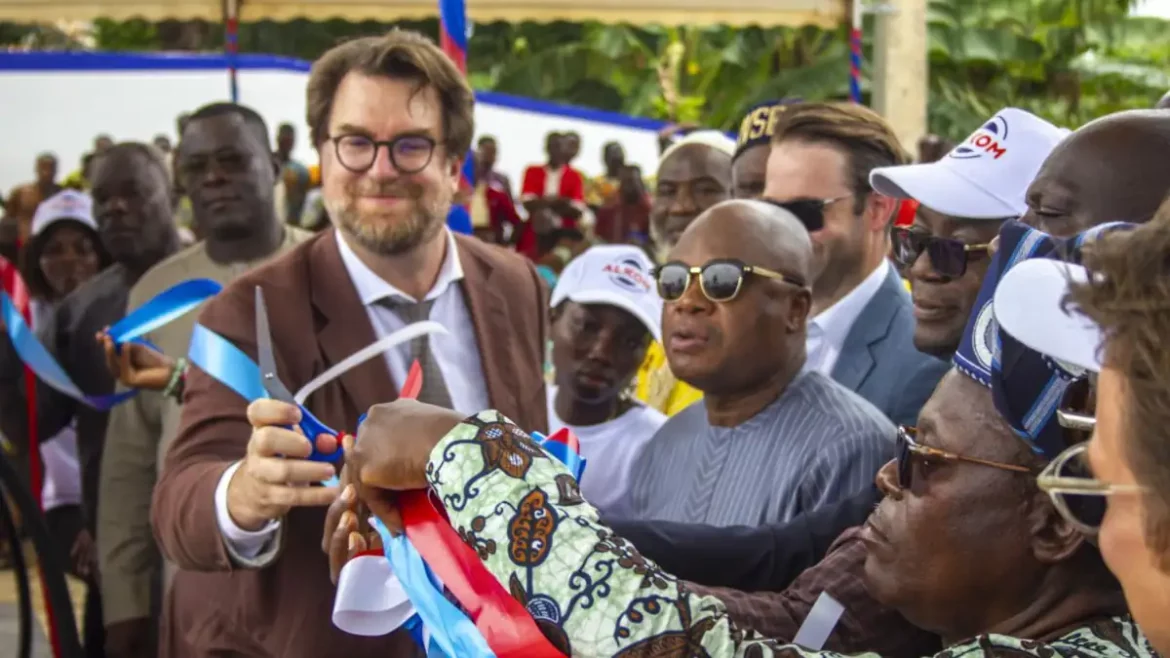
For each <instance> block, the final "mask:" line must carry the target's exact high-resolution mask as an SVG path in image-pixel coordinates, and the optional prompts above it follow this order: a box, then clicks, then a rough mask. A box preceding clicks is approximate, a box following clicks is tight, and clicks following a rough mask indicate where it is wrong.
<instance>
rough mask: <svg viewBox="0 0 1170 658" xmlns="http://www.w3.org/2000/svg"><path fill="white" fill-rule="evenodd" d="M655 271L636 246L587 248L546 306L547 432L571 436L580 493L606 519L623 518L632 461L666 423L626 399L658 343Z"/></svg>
mask: <svg viewBox="0 0 1170 658" xmlns="http://www.w3.org/2000/svg"><path fill="white" fill-rule="evenodd" d="M653 267H654V265H653V263H652V262H651V261H650V259H649V258H648V257H647V256H646V254H645V253H644V252H643V251H642V250H641V249H638V248H637V247H632V246H628V245H605V246H597V247H592V248H591V249H589V250H588V251H586V252H585V253H583V254H581V255H580V256H578V257H577V258H575V259H574V260H573V261H572V262H571V263H569V266H568V267H566V268H565V271H564V272H563V273H562V274H561V278H560V279H559V280H558V281H557V286H556V288H555V289H554V290H553V293H552V299H551V302H550V303H551V306H552V332H551V333H552V342H553V349H552V363H553V368H554V370H555V380H554V381H555V383H554V385H553V386H550V387H549V388H548V418H549V429H550V430H551V431H553V432H556V431H557V430H559V429H561V428H562V427H567V428H569V429H570V430H572V431H573V432H574V433H575V434H576V435H577V438H578V439H579V440H580V442H581V456H582V457H584V458H585V459H586V461H587V464H586V467H585V473H584V475H582V478H581V483H580V484H581V492H582V493H583V494H584V496H585V499H586V500H588V501H589V502H590V503H591V504H592V505H593V506H594V507H596V508H597V509H598V510H599V511H600V512H601V513H603V514H608V515H619V516H620V515H621V512H622V509H621V505H622V504H623V503H624V502H625V500H626V492H627V490H628V488H629V481H630V468H631V466H632V465H633V463H634V461H635V457H637V454H638V451H639V449H640V448H641V446H642V445H643V444H645V443H646V441H648V440H649V439H650V437H652V436H654V433H655V432H656V431H657V430H658V428H659V427H660V426H661V425H662V424H663V423H664V422H666V416H664V415H663V414H661V413H659V412H658V411H657V410H655V409H652V408H649V407H646V406H645V405H643V404H641V403H640V402H638V401H636V400H635V399H634V398H633V396H632V395H630V394H629V392H628V391H629V389H630V381H631V380H632V379H633V378H634V375H635V374H636V373H637V372H638V366H639V365H640V364H641V363H642V360H643V358H644V357H645V356H646V349H647V348H648V347H649V346H650V343H651V341H653V340H660V339H661V321H662V300H661V298H659V296H658V291H657V290H655V288H654V277H653Z"/></svg>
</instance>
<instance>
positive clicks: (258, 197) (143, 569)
mask: <svg viewBox="0 0 1170 658" xmlns="http://www.w3.org/2000/svg"><path fill="white" fill-rule="evenodd" d="M175 167H176V170H177V171H176V175H177V178H178V180H179V181H180V182H181V184H182V186H183V188H184V189H185V190H186V191H187V194H188V195H189V197H190V199H191V206H192V210H193V213H194V218H195V222H196V224H197V226H198V228H199V229H200V230H199V233H200V235H201V236H202V237H203V241H202V242H199V243H197V244H195V245H193V246H191V247H189V248H187V249H185V250H183V251H181V252H179V253H177V254H175V255H174V256H172V257H170V258H168V259H166V260H164V261H162V262H161V263H159V264H158V265H156V266H155V267H154V268H153V269H151V270H150V271H149V272H147V273H146V275H144V276H143V277H142V279H141V280H140V281H139V282H138V284H137V285H135V286H134V288H133V289H132V290H131V292H130V301H129V304H128V308H129V309H130V310H133V309H135V308H137V307H139V306H141V305H142V304H143V303H145V302H146V301H148V300H149V299H151V298H152V297H154V296H155V295H157V294H159V293H160V292H162V291H164V290H166V289H167V288H170V287H171V286H173V285H175V284H177V283H180V282H182V281H186V280H189V279H197V278H206V279H213V280H215V281H218V282H219V283H221V284H227V283H228V282H229V281H231V280H232V279H234V278H236V277H237V276H239V275H240V274H242V273H243V272H246V271H247V270H248V269H250V268H251V267H253V266H255V265H258V264H260V263H263V262H265V261H266V260H268V259H270V258H273V257H275V256H277V255H278V254H280V253H282V252H283V251H285V250H287V249H288V248H290V247H292V246H294V245H295V244H296V243H298V242H300V241H301V240H303V239H305V238H307V237H309V235H310V234H308V233H305V232H303V231H301V230H299V229H297V228H294V227H289V226H285V224H284V221H283V218H282V217H281V216H279V215H278V214H277V212H276V210H275V209H276V203H275V201H276V199H275V198H274V190H275V189H276V185H275V181H276V177H277V172H278V171H279V169H278V166H277V163H276V161H275V159H274V157H273V155H272V150H271V148H270V146H269V143H268V128H267V126H266V125H265V124H264V120H263V119H262V118H261V117H260V116H259V115H258V114H256V113H255V112H254V111H252V110H250V109H248V108H246V107H244V106H239V105H230V104H214V105H208V106H206V107H204V108H202V109H200V110H198V111H197V112H195V113H194V114H192V115H191V118H190V120H189V121H188V122H187V124H186V126H185V129H184V133H183V135H182V139H181V141H180V146H179V149H178V151H177V154H176V160H175ZM196 316H197V314H196V313H194V312H192V313H188V314H187V315H185V316H183V317H181V318H179V319H178V320H175V321H174V322H172V323H170V324H168V325H167V326H165V327H163V328H161V329H158V330H156V331H153V332H151V333H150V334H149V335H148V336H147V337H146V338H147V339H148V340H149V341H150V342H151V343H153V344H154V345H155V346H156V347H157V348H158V349H159V350H161V351H162V352H163V353H164V354H165V355H167V356H169V357H171V358H172V359H178V358H179V357H182V356H183V355H185V354H186V353H187V348H188V344H189V343H190V339H191V333H192V330H193V329H194V326H195V319H196ZM123 379H125V378H123ZM172 388H173V387H172ZM166 393H167V394H164V392H163V391H158V390H145V389H143V390H141V391H140V392H139V394H138V395H137V396H136V397H134V398H132V399H131V400H130V401H128V402H126V403H125V404H123V405H121V406H118V407H116V408H115V409H114V410H113V411H112V412H111V414H110V421H109V427H108V431H107V437H108V439H107V442H106V450H105V455H104V459H103V463H102V471H101V483H100V492H101V496H100V498H99V499H100V500H102V501H104V502H102V503H101V504H100V507H99V509H98V532H97V536H98V552H99V561H100V570H101V574H102V583H103V591H104V593H105V597H104V613H105V622H106V627H107V642H106V645H107V651H108V652H109V653H110V655H111V656H114V657H115V658H121V657H137V656H153V655H155V654H156V652H158V651H159V650H160V649H161V648H162V647H160V646H159V645H158V642H159V641H161V642H163V643H164V644H166V645H171V646H179V645H182V644H183V643H184V639H183V637H184V635H185V634H186V633H187V632H188V631H189V630H190V628H194V627H197V626H199V625H203V624H204V623H207V620H208V618H209V617H210V616H214V615H215V614H218V613H219V612H220V611H222V606H217V605H216V602H215V601H214V600H213V598H214V594H215V592H214V591H212V590H213V589H214V588H208V598H207V599H206V600H205V601H204V608H205V610H191V611H184V613H183V614H178V615H172V616H171V618H172V619H175V620H177V623H176V624H175V625H176V626H179V627H181V628H179V627H177V628H164V629H161V633H160V635H161V638H160V637H159V635H156V632H155V620H156V619H157V618H158V616H159V612H160V606H161V605H163V603H162V600H163V599H165V598H166V597H165V596H160V594H162V593H163V592H165V591H166V590H168V589H169V586H170V585H171V583H172V581H175V580H182V581H185V583H191V584H184V586H193V587H196V588H198V587H199V586H200V585H199V583H198V581H199V579H200V577H201V576H203V574H196V573H181V574H176V573H175V572H174V569H172V568H170V567H169V565H164V564H163V560H162V558H161V556H160V555H159V552H158V548H157V546H156V544H155V540H154V535H153V531H152V528H151V525H150V501H151V495H152V491H153V489H154V485H155V482H156V480H157V478H158V470H157V469H158V467H159V466H160V465H161V464H162V458H163V456H164V455H165V454H166V450H167V447H168V445H169V443H170V441H171V440H172V439H173V438H174V436H175V430H176V428H177V426H178V422H179V415H180V410H181V405H180V403H179V401H178V396H176V395H173V394H170V393H171V392H170V391H167V392H166ZM164 571H165V577H164ZM163 653H170V652H168V651H166V650H165V649H164V650H163Z"/></svg>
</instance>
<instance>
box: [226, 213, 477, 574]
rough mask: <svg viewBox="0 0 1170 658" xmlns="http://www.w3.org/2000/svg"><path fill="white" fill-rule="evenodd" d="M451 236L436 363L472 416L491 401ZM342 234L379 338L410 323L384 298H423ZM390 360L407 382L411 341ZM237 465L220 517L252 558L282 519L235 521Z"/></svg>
mask: <svg viewBox="0 0 1170 658" xmlns="http://www.w3.org/2000/svg"><path fill="white" fill-rule="evenodd" d="M446 235H447V255H446V256H445V257H444V259H443V264H442V266H441V267H440V268H439V276H438V278H437V279H436V280H435V284H434V285H433V286H432V287H431V290H430V292H428V293H427V294H426V297H425V299H426V300H434V302H435V303H434V306H432V307H431V315H430V319H431V320H434V321H436V322H438V323H439V324H442V325H443V326H444V327H446V328H447V331H448V332H450V333H449V335H445V336H443V335H435V334H432V335H431V336H430V348H431V352H432V354H433V355H434V358H435V363H436V364H437V365H438V367H439V370H440V371H441V372H442V373H443V381H444V382H445V383H446V385H447V391H448V392H449V393H450V395H451V404H452V406H453V407H454V409H455V411H458V412H460V413H463V414H467V415H469V416H470V415H472V414H475V413H479V412H480V411H483V410H484V409H487V408H488V407H490V406H491V404H490V401H489V399H488V391H487V382H486V380H485V378H484V374H483V363H482V361H481V359H480V353H479V343H478V341H477V339H476V335H475V326H474V325H473V324H472V322H471V313H470V312H469V311H468V309H467V302H466V300H465V299H464V297H463V288H462V287H461V286H460V285H459V283H460V281H461V280H462V279H463V266H462V264H461V263H460V262H459V253H458V247H457V245H456V243H455V236H454V235H452V234H451V232H450V231H447V232H446ZM337 237H338V240H337V245H338V250H339V251H340V252H341V261H342V263H344V264H345V271H346V273H347V274H349V279H350V281H351V282H352V283H353V286H354V288H355V289H356V291H357V294H358V299H360V300H361V302H362V305H363V306H364V307H365V309H366V316H367V317H369V319H370V326H372V327H373V328H374V337H375V338H377V339H381V338H383V337H384V336H387V335H389V334H391V333H393V332H395V331H397V330H399V329H401V328H403V327H405V326H406V324H407V323H406V322H405V321H403V319H402V318H401V317H399V316H398V314H397V313H395V312H394V311H393V310H392V309H390V308H388V307H387V306H386V305H383V304H380V303H379V302H381V301H382V300H384V299H388V298H401V299H405V300H408V301H411V302H416V301H418V300H416V299H415V298H413V297H411V296H410V295H407V294H406V293H404V292H402V291H401V290H399V289H397V288H395V287H394V286H392V285H390V284H389V283H387V282H386V281H385V280H383V279H382V278H381V277H379V276H378V275H377V274H374V271H373V270H371V269H370V268H369V267H367V266H366V264H365V263H363V262H362V261H361V259H360V258H358V255H357V254H356V253H355V252H354V251H353V249H352V248H350V246H349V244H347V243H346V241H345V236H344V235H343V234H341V233H339V234H338V236H337ZM385 359H386V367H387V369H388V370H389V371H390V378H391V379H392V380H393V381H395V382H397V383H398V384H399V386H401V384H402V383H403V382H405V381H406V375H407V373H408V372H409V369H410V363H411V362H410V345H409V344H403V345H399V346H398V347H396V348H395V349H391V350H388V351H387V352H386V356H385ZM237 468H239V463H236V464H234V465H232V467H231V468H229V469H228V470H227V471H225V472H224V474H223V477H221V478H220V481H219V485H218V486H217V487H216V491H215V507H216V517H217V520H218V523H219V529H220V532H221V533H222V534H223V538H224V541H226V542H228V543H230V544H231V546H232V548H233V549H234V550H235V551H236V552H237V553H238V554H240V555H242V556H244V557H249V558H250V557H254V556H256V555H259V554H260V553H261V552H263V550H264V548H265V546H266V544H267V543H268V542H269V541H270V540H271V539H272V538H273V537H274V536H275V535H276V530H277V528H278V527H279V521H270V522H269V523H268V524H267V525H265V526H264V527H263V528H261V529H260V530H258V531H255V532H249V531H246V530H244V529H242V528H240V527H239V526H237V525H236V524H235V523H234V522H233V521H232V518H231V516H230V515H229V514H228V508H227V487H228V482H230V481H231V478H232V475H234V474H235V472H236V469H237Z"/></svg>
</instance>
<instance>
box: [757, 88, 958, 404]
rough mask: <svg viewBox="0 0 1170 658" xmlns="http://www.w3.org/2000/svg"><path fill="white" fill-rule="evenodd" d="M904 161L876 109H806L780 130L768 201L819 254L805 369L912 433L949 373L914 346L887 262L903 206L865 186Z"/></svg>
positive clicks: (782, 121)
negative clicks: (802, 229) (800, 226)
mask: <svg viewBox="0 0 1170 658" xmlns="http://www.w3.org/2000/svg"><path fill="white" fill-rule="evenodd" d="M907 162H909V156H908V155H907V153H906V151H905V150H904V149H903V148H902V146H901V145H900V144H899V143H898V139H897V137H896V136H895V135H894V132H893V130H892V129H891V128H890V126H889V124H887V123H886V121H885V120H884V119H882V118H881V117H880V116H879V115H878V114H877V113H875V112H873V111H872V110H870V109H868V108H866V107H864V106H861V105H856V104H851V103H802V104H798V105H794V106H792V107H791V108H789V110H788V111H787V112H785V113H784V114H783V115H781V116H780V118H779V119H778V121H777V124H776V127H775V130H774V132H773V134H772V149H771V153H770V154H769V156H768V166H767V176H766V181H765V185H764V197H765V198H766V199H768V200H770V201H772V202H774V203H777V204H779V205H781V206H784V207H785V208H787V209H789V210H790V211H792V212H793V214H795V215H796V216H797V217H798V218H800V219H801V220H802V221H803V222H804V223H805V226H806V228H808V230H809V234H810V236H811V237H812V240H813V244H814V248H815V252H816V261H817V263H816V270H817V273H816V278H815V281H814V284H813V307H812V312H811V319H810V320H809V328H808V343H807V350H808V359H807V365H806V367H807V368H808V369H812V370H816V371H818V372H820V373H822V374H825V375H829V376H831V377H832V378H833V379H835V380H837V381H838V382H839V383H841V384H843V385H844V386H846V387H847V388H849V389H851V390H853V391H854V392H856V393H857V394H859V395H861V397H863V398H865V399H866V400H868V401H869V402H870V403H872V404H873V405H874V406H876V407H877V408H878V409H880V410H881V411H882V412H883V413H884V414H885V415H886V416H887V417H889V418H890V420H892V421H893V422H895V423H898V424H903V425H914V424H915V423H916V422H917V420H918V411H919V410H920V409H921V408H922V405H923V404H924V403H925V402H926V399H927V398H928V397H930V394H931V393H933V392H934V387H935V385H937V384H938V381H939V379H940V378H941V377H942V376H943V374H944V373H945V372H946V370H947V365H946V363H945V362H943V361H941V360H939V359H936V358H935V357H933V356H929V355H927V354H925V353H923V352H920V351H918V349H917V348H915V346H914V325H915V318H914V306H913V303H912V302H911V300H910V296H909V294H907V292H906V290H905V287H904V285H903V283H902V280H901V278H900V277H899V276H898V273H897V271H896V270H895V269H894V268H893V267H892V266H891V265H890V262H889V260H888V255H889V253H890V222H891V221H892V220H893V217H894V211H895V210H896V207H897V204H898V202H897V201H896V200H895V199H893V198H891V197H889V196H886V195H883V194H879V193H877V192H875V191H874V190H873V188H871V187H870V186H869V175H870V172H871V171H873V170H874V169H876V168H878V167H889V166H894V165H902V164H906V163H907Z"/></svg>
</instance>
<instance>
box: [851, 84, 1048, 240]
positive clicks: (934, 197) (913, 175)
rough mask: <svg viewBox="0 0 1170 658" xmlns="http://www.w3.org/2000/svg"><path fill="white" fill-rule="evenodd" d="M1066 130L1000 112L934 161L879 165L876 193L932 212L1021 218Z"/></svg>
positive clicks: (1012, 110)
mask: <svg viewBox="0 0 1170 658" xmlns="http://www.w3.org/2000/svg"><path fill="white" fill-rule="evenodd" d="M1066 135H1068V131H1067V130H1064V129H1061V128H1058V127H1056V126H1054V125H1052V124H1051V123H1048V122H1047V121H1045V120H1043V119H1041V118H1040V117H1037V116H1035V115H1033V114H1029V113H1028V112H1025V111H1023V110H1018V109H1016V108H1011V107H1009V108H1006V109H1004V110H1000V112H999V113H998V114H996V115H995V116H993V117H991V119H990V120H988V121H987V122H986V123H984V124H983V125H982V126H980V128H979V129H978V130H976V131H975V132H974V133H972V134H971V136H970V137H968V138H967V139H965V140H963V141H962V142H960V143H959V145H958V146H956V147H955V148H953V149H951V152H950V153H948V154H947V155H946V156H944V157H943V158H942V159H940V160H938V161H937V162H932V163H928V164H914V165H903V166H897V167H879V168H877V169H874V170H873V172H871V173H870V177H869V182H870V185H872V186H873V189H874V190H875V191H877V192H878V193H879V194H884V195H886V196H889V197H894V198H896V199H915V200H917V201H918V202H919V203H921V204H922V205H923V206H926V207H927V208H929V209H931V210H934V211H935V212H939V213H942V214H944V215H950V216H952V217H962V218H968V219H1006V218H1014V217H1020V216H1022V215H1023V214H1024V213H1026V212H1027V210H1028V204H1027V203H1026V200H1025V196H1026V194H1027V191H1028V186H1029V185H1030V184H1031V183H1032V179H1034V178H1035V177H1036V174H1037V173H1039V171H1040V166H1041V165H1043V164H1044V161H1045V160H1046V159H1047V158H1048V155H1049V154H1050V153H1052V150H1053V149H1054V148H1056V145H1057V144H1059V143H1060V141H1061V140H1062V139H1064V137H1065V136H1066Z"/></svg>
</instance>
